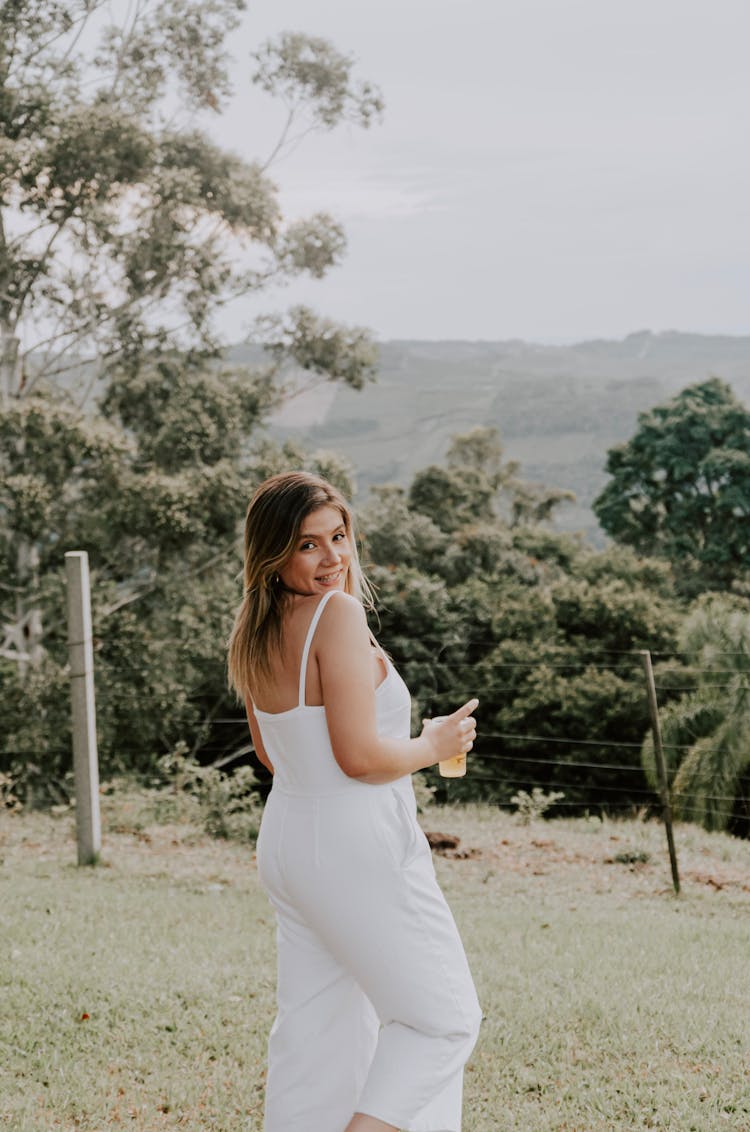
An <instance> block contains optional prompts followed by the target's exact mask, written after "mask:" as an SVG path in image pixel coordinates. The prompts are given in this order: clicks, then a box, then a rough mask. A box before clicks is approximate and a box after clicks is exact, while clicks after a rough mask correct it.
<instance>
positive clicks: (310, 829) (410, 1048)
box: [255, 591, 481, 1132]
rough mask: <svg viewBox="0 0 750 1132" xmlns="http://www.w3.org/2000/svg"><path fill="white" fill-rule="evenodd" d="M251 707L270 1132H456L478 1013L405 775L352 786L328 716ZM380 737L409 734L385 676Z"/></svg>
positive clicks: (303, 709) (402, 701)
mask: <svg viewBox="0 0 750 1132" xmlns="http://www.w3.org/2000/svg"><path fill="white" fill-rule="evenodd" d="M335 593H336V591H333V592H332V593H330V594H326V595H325V596H324V597H323V598H322V599H321V601H320V603H319V604H318V607H317V609H316V610H315V614H314V616H313V618H312V622H311V624H310V628H309V630H308V633H307V638H306V641H305V646H304V650H303V653H302V662H301V665H300V680H299V702H298V705H297V707H295V708H290V709H289V710H288V711H284V712H276V713H270V712H263V711H259V710H257V709H256V712H255V714H256V717H257V720H258V726H259V728H260V732H261V735H262V738H263V744H264V746H265V749H266V751H267V753H268V755H269V757H270V759H271V762H272V763H273V767H274V778H273V786H272V789H271V792H270V794H269V797H268V800H267V802H266V807H265V811H264V814H263V821H262V823H261V830H260V835H259V838H258V869H259V874H260V879H261V882H262V884H263V886H264V888H265V890H266V892H267V893H268V896H269V898H270V900H271V902H272V904H273V906H274V909H275V912H276V921H277V946H278V991H277V1004H278V1013H277V1016H276V1020H275V1021H274V1024H273V1027H272V1029H271V1034H270V1038H269V1045H268V1079H267V1083H266V1107H265V1125H264V1127H265V1132H343V1129H344V1128H345V1127H346V1125H347V1124H348V1122H349V1121H350V1120H351V1118H352V1116H353V1114H354V1113H355V1112H362V1113H366V1114H368V1115H370V1116H375V1117H377V1118H379V1119H380V1120H383V1121H385V1122H386V1123H388V1124H393V1125H395V1126H396V1127H397V1128H399V1129H403V1130H404V1132H460V1129H461V1094H462V1083H463V1067H464V1064H465V1062H466V1060H467V1058H468V1057H469V1054H470V1053H471V1051H472V1049H473V1047H474V1043H475V1041H476V1037H477V1033H478V1029H479V1022H480V1019H481V1010H480V1007H479V1003H478V1001H477V996H476V992H475V990H474V984H473V982H472V978H471V974H470V972H469V967H468V964H467V961H466V955H465V953H464V949H463V946H462V944H461V940H460V937H459V934H458V931H457V928H456V925H455V922H454V920H453V917H452V915H451V912H450V909H449V908H448V905H447V904H446V902H445V898H444V896H443V894H442V892H441V891H440V888H439V887H438V884H437V881H436V879H435V871H434V869H433V865H432V857H431V853H430V847H429V845H428V843H427V839H426V838H425V836H424V834H423V833H422V830H421V829H420V827H419V825H418V823H417V817H416V802H415V798H414V791H413V788H412V783H411V776H410V775H406V776H405V777H403V778H400V779H398V780H397V781H395V782H393V783H389V784H388V785H385V786H373V785H370V784H367V783H363V782H360V781H358V780H357V779H354V778H349V777H348V776H347V775H346V774H344V772H343V770H342V769H341V768H340V766H339V765H338V763H337V762H336V759H335V757H334V754H333V750H332V748H331V742H330V738H329V734H328V727H327V724H326V715H325V709H324V708H323V707H316V706H308V705H307V704H305V702H304V695H305V678H306V673H307V658H308V655H309V651H310V644H311V642H312V638H313V635H314V633H315V629H316V627H317V624H318V621H319V619H320V617H321V615H322V613H323V611H324V609H325V606H326V604H327V602H328V601H329V599H330V598H332V597H334V596H335ZM375 696H376V712H377V728H378V733H379V734H380V735H383V736H390V737H393V738H400V739H407V738H408V737H409V733H410V723H411V719H410V716H411V700H410V696H409V692H408V689H407V688H406V685H405V684H404V682H403V680H402V679H401V677H400V676H399V675H398V673H397V672H396V670H395V668H394V667H393V665H392V664H391V663H390V661H389V662H388V674H387V676H386V678H385V680H384V681H383V683H382V684H380V686H379V687H378V688H377V690H376V693H375Z"/></svg>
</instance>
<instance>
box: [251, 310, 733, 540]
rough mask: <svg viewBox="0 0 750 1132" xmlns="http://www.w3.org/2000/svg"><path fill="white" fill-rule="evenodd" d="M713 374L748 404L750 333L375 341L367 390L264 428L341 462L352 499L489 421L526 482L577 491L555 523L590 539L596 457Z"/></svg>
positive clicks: (336, 394)
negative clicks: (353, 481)
mask: <svg viewBox="0 0 750 1132" xmlns="http://www.w3.org/2000/svg"><path fill="white" fill-rule="evenodd" d="M712 376H716V377H721V378H723V379H724V380H726V381H728V382H729V383H730V384H731V385H732V386H733V388H734V389H735V391H736V393H737V394H738V396H740V397H741V398H742V399H743V400H745V401H750V336H748V337H720V336H707V335H694V334H682V333H679V332H676V331H675V332H671V331H670V332H665V333H660V334H653V333H651V332H650V331H643V332H639V333H636V334H631V335H629V336H628V337H627V338H625V339H623V340H622V341H604V340H595V341H588V342H580V343H577V344H575V345H572V346H537V345H533V344H530V343H527V342H521V341H507V342H449V341H446V342H416V341H392V342H384V343H382V344H381V349H380V368H379V374H378V379H377V381H376V382H374V383H373V384H371V385H370V386H368V387H367V389H365V390H364V391H363V392H361V393H356V392H354V391H352V390H350V389H346V388H341V387H337V386H333V385H324V386H321V387H319V388H318V389H317V390H315V391H313V392H312V393H310V394H306V395H303V396H299V397H297V398H295V399H294V400H293V401H291V402H290V403H289V405H288V406H287V407H286V408H285V409H284V410H282V412H280V413H279V414H277V416H276V417H275V418H274V420H273V432H274V434H275V435H277V436H279V437H294V438H295V439H298V440H300V441H301V442H302V443H304V444H305V445H306V446H307V447H311V448H315V449H321V448H322V449H332V450H334V451H336V452H338V453H340V454H341V455H343V456H346V457H347V458H348V459H349V460H350V461H351V463H352V464H353V465H354V467H355V468H356V472H357V482H358V487H359V491H360V498H362V497H363V496H366V494H367V490H368V488H369V487H370V486H371V485H373V484H381V483H386V482H394V483H400V484H406V483H407V482H408V480H409V478H410V476H411V474H412V473H413V472H414V471H415V470H416V469H418V468H421V467H424V466H425V465H426V464H429V463H432V462H436V461H440V460H442V458H443V456H444V454H445V451H446V449H447V447H448V443H449V440H450V437H451V436H452V435H453V434H454V433H456V432H461V431H466V430H468V429H470V428H472V427H473V426H475V425H477V424H483V425H494V426H496V427H497V428H498V429H499V430H500V434H501V436H502V440H503V444H504V448H505V452H506V455H507V456H509V457H512V458H513V459H517V460H520V461H521V464H522V469H523V473H524V475H525V476H526V478H528V479H533V480H539V481H542V482H544V483H546V484H549V485H554V486H557V487H564V488H570V489H571V490H573V491H574V492H575V493H576V496H577V503H576V504H575V505H568V506H566V507H565V508H563V509H562V510H561V512H560V516H559V522H560V525H561V526H563V527H565V528H566V529H569V530H582V531H585V532H586V533H587V534H588V535H589V537H591V538H594V539H595V540H597V541H598V540H600V539H601V532H600V531H599V529H598V526H597V523H596V520H595V518H594V516H593V514H592V512H591V502H592V500H593V499H594V497H595V496H596V495H597V493H598V492H599V491H600V489H601V487H602V485H603V484H604V482H605V480H606V475H605V472H604V463H605V459H606V452H607V450H608V449H609V448H610V447H611V446H612V445H614V444H617V443H618V442H620V441H622V440H626V439H627V438H628V437H629V436H630V435H631V434H632V433H633V430H634V428H635V425H636V420H637V415H638V413H639V412H642V411H643V410H645V409H648V408H650V407H651V406H652V405H655V404H657V403H658V402H659V401H662V400H664V399H665V398H666V397H669V396H671V395H672V394H673V393H675V392H677V391H678V390H679V389H681V388H683V387H684V386H685V385H689V384H691V383H693V382H696V381H702V380H705V379H706V378H708V377H712Z"/></svg>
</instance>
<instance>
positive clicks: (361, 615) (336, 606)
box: [313, 590, 367, 640]
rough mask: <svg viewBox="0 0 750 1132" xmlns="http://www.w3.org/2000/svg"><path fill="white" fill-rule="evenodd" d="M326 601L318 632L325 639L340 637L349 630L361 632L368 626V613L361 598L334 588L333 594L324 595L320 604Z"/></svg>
mask: <svg viewBox="0 0 750 1132" xmlns="http://www.w3.org/2000/svg"><path fill="white" fill-rule="evenodd" d="M324 602H325V609H323V610H322V611H321V617H320V623H319V627H318V634H317V635H319V636H320V637H321V638H322V639H323V640H325V639H326V638H329V637H338V636H339V634H341V633H342V632H347V631H349V632H358V633H361V631H362V629H363V628H366V627H367V615H366V613H365V609H364V606H363V605H362V602H361V601H360V600H359V598H356V597H353V596H352V594H348V593H346V592H345V591H344V590H334V592H333V593H332V594H330V595H327V596H324V597H322V598H321V599H320V602H319V603H318V606H321V605H323V603H324ZM313 616H314V614H313Z"/></svg>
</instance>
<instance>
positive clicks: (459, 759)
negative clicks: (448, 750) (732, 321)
mask: <svg viewBox="0 0 750 1132" xmlns="http://www.w3.org/2000/svg"><path fill="white" fill-rule="evenodd" d="M447 718H448V717H447V716H446V715H435V716H433V717H432V721H433V723H440V722H441V721H442V720H444V719H447ZM438 771H439V772H440V775H441V777H442V778H463V776H464V775H465V774H466V755H454V756H453V758H452V759H443V761H442V762H440V763H438Z"/></svg>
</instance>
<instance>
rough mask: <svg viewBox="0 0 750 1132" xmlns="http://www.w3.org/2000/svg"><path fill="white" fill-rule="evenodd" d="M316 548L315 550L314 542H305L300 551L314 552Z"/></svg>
mask: <svg viewBox="0 0 750 1132" xmlns="http://www.w3.org/2000/svg"><path fill="white" fill-rule="evenodd" d="M314 548H315V543H314V542H303V543H302V546H301V547H300V550H314Z"/></svg>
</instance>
